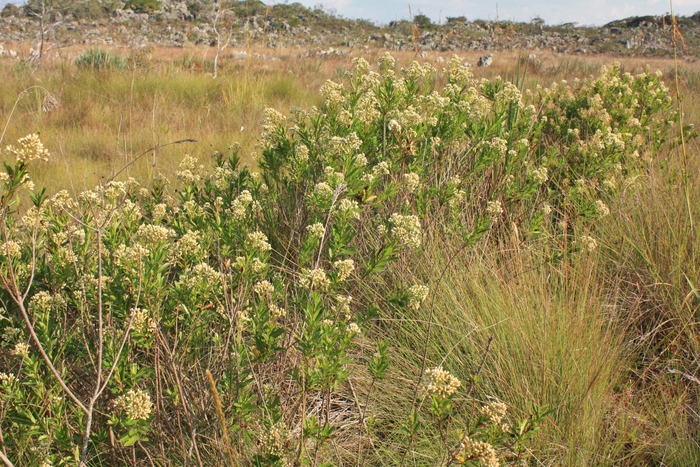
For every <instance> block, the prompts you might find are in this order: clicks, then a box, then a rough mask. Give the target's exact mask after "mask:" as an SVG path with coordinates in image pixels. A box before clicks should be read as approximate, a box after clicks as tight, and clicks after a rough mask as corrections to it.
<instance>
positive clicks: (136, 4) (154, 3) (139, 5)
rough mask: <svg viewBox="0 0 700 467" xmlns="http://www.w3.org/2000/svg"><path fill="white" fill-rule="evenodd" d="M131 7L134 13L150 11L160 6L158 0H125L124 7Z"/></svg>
mask: <svg viewBox="0 0 700 467" xmlns="http://www.w3.org/2000/svg"><path fill="white" fill-rule="evenodd" d="M127 8H128V9H131V10H133V11H135V12H136V13H152V12H154V11H157V10H158V9H159V8H160V2H159V1H158V0H127V2H126V3H125V4H124V9H127Z"/></svg>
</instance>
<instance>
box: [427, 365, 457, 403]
mask: <svg viewBox="0 0 700 467" xmlns="http://www.w3.org/2000/svg"><path fill="white" fill-rule="evenodd" d="M425 375H426V376H427V377H428V381H427V384H426V387H425V390H426V392H427V393H428V394H430V395H431V396H436V397H438V398H440V399H442V398H445V397H449V396H451V395H453V394H454V393H456V392H457V389H459V387H460V386H461V385H462V383H461V382H460V381H459V380H458V379H457V378H455V377H454V376H453V375H452V374H451V373H450V372H449V371H445V370H443V369H442V366H437V367H435V368H430V369H428V370H425Z"/></svg>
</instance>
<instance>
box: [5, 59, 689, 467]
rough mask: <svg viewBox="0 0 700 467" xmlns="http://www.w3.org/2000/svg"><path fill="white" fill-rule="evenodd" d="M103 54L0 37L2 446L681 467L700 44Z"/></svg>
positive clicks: (119, 461)
mask: <svg viewBox="0 0 700 467" xmlns="http://www.w3.org/2000/svg"><path fill="white" fill-rule="evenodd" d="M104 50H105V51H109V53H110V54H111V57H112V61H111V62H110V61H109V60H107V59H105V58H104V56H103V57H102V58H101V59H100V60H101V61H99V62H96V63H99V64H104V65H105V66H103V67H98V66H95V65H94V64H93V65H87V66H80V65H78V63H79V61H80V57H81V56H83V57H84V56H86V55H85V54H87V53H89V52H90V51H89V49H85V48H64V49H60V51H59V52H60V53H59V55H57V56H52V57H50V58H49V59H47V60H46V61H45V62H44V63H43V64H42V67H41V68H40V69H38V70H34V69H32V68H31V67H30V66H28V65H25V64H22V63H17V62H15V61H9V60H3V59H0V82H2V83H3V86H2V87H1V88H0V123H2V125H3V126H4V125H5V122H8V124H7V127H6V132H5V133H4V136H3V140H2V146H3V147H4V146H5V145H7V144H12V145H14V146H15V148H14V149H10V150H8V149H5V150H4V151H3V154H2V157H3V159H4V160H5V161H6V163H7V164H8V166H7V167H6V169H7V175H4V176H3V178H2V183H3V192H2V194H3V197H2V199H1V201H0V214H2V216H1V217H0V231H2V233H3V241H2V244H1V248H0V279H1V283H2V287H0V298H1V299H2V303H3V304H4V308H3V309H2V310H0V336H1V339H0V349H1V353H0V454H2V456H4V457H3V460H4V461H5V464H6V465H16V466H35V465H37V466H38V465H41V466H42V467H44V466H50V465H56V466H58V465H61V466H63V465H91V466H93V465H94V466H102V465H139V466H140V465H143V466H154V465H158V466H183V465H199V466H219V465H230V466H234V465H236V466H238V465H241V466H249V465H250V466H267V465H279V466H286V465H313V466H327V465H336V466H360V465H363V466H375V465H382V466H437V465H441V466H449V465H486V466H490V467H493V466H495V465H532V466H540V465H547V466H549V465H552V466H554V465H557V466H558V465H571V466H578V465H616V466H617V465H624V466H638V465H669V466H687V465H698V464H700V442H699V440H700V416H698V413H700V366H699V365H700V357H698V355H700V328H699V327H698V321H697V313H698V309H699V308H700V292H699V291H698V288H699V287H700V286H699V284H700V234H699V232H698V223H699V222H700V214H699V213H700V199H699V198H698V196H697V193H700V185H699V184H698V180H699V178H698V177H699V176H700V161H699V160H698V158H697V154H698V152H699V150H700V144H699V143H698V140H697V139H696V138H694V137H693V136H694V135H693V129H692V128H686V131H685V132H681V130H680V128H681V126H682V125H688V124H695V125H696V126H697V124H698V123H699V122H700V63H698V62H696V61H689V62H683V61H681V62H679V63H678V74H677V75H676V73H675V66H676V64H675V63H674V61H673V60H672V59H669V58H666V59H661V58H659V59H647V58H620V57H616V58H613V57H608V56H604V55H596V56H585V57H584V56H576V57H571V56H567V55H559V54H553V53H541V54H538V56H537V58H536V59H533V58H528V57H527V56H520V55H519V54H517V53H515V52H503V53H500V54H499V53H496V54H494V60H493V65H492V66H491V67H488V68H477V67H469V68H468V67H465V66H462V63H464V62H468V63H471V64H475V63H476V61H477V59H478V53H476V52H474V53H464V54H463V55H461V56H460V58H459V60H452V54H448V53H437V52H428V53H424V54H422V55H421V56H420V57H417V56H416V54H415V53H409V52H398V53H395V54H393V57H394V59H395V63H394V64H393V63H392V59H391V58H390V57H387V56H386V55H384V51H380V50H374V49H370V50H363V51H359V50H353V49H345V50H344V52H346V53H345V55H344V56H335V57H334V56H331V57H327V58H324V59H320V58H308V57H307V58H305V57H303V56H302V51H300V50H299V49H282V48H278V49H269V48H248V49H247V50H246V49H240V50H239V49H227V50H226V52H225V53H224V55H223V59H222V62H221V63H220V66H221V69H220V71H219V77H218V78H216V79H214V78H213V77H212V75H211V71H212V60H213V51H212V49H211V48H179V49H166V48H149V49H145V50H140V51H131V50H128V49H121V48H114V49H104ZM244 52H245V53H244ZM113 57H120V58H119V59H114V58H113ZM359 58H364V59H366V62H367V63H365V62H363V61H361V60H357V59H359ZM353 59H355V60H354V61H353ZM414 60H417V61H418V62H419V63H421V64H422V63H427V64H429V65H431V66H432V67H434V68H435V69H436V70H432V69H431V68H430V67H428V66H417V65H413V66H412V62H413V61H414ZM616 62H618V63H619V65H616V64H615V63H616ZM110 63H111V64H110ZM647 67H648V69H649V70H648V71H646V69H647ZM402 69H405V70H402ZM443 69H444V70H443ZM656 70H660V71H661V72H662V76H661V77H660V78H659V77H658V76H657V75H656V74H655V71H656ZM501 78H502V79H501ZM676 78H677V79H678V83H679V88H678V89H676V82H675V80H676ZM327 80H332V81H333V82H335V83H339V85H334V84H329V83H327ZM508 83H514V85H510V84H508ZM27 89H28V90H29V91H27V94H26V95H25V96H24V97H21V98H20V99H19V100H18V96H20V94H21V93H22V92H23V90H27ZM677 91H678V94H677ZM47 95H50V96H53V98H52V99H47V98H46V97H47ZM678 95H679V96H682V100H681V101H680V102H679V101H678V100H677V96H678ZM15 103H17V104H16V108H14V111H13V107H14V106H15ZM679 106H680V107H679ZM312 107H315V110H312ZM269 108H273V109H276V110H277V112H274V111H271V110H266V109H269ZM679 109H681V110H682V112H681V113H679V112H678V111H679ZM11 113H12V115H10V114H11ZM28 133H39V134H40V138H41V141H42V142H43V144H44V146H45V147H46V148H47V149H48V151H49V152H50V156H49V157H48V161H41V160H40V159H42V158H43V156H44V154H43V153H42V152H41V151H40V150H39V147H38V145H37V144H36V142H34V141H32V140H29V141H25V142H24V143H23V144H24V145H22V144H20V143H18V142H17V141H18V139H19V138H21V137H23V136H25V135H26V134H28ZM681 135H682V136H683V137H682V138H681ZM185 139H194V140H196V142H183V143H180V144H174V145H168V143H171V142H175V141H180V140H185ZM235 143H238V145H236V144H235ZM156 146H159V147H158V148H157V149H155V150H151V149H149V148H153V147H156ZM22 151H24V152H22ZM217 153H218V155H214V154H217ZM186 154H189V155H190V156H192V157H190V158H186V157H185V155H186ZM213 155H214V156H213ZM183 158H184V161H183ZM25 171H28V172H29V173H30V175H31V178H32V180H33V181H34V182H35V184H36V188H35V189H34V191H33V192H32V191H29V190H28V189H27V188H28V187H27V184H28V181H27V179H26V178H24V174H25ZM130 177H133V179H134V180H130ZM166 179H167V181H166ZM137 184H138V185H137ZM97 185H99V186H97ZM39 186H45V187H46V188H47V196H46V197H43V198H42V197H39V198H36V197H35V198H34V199H33V200H32V201H30V198H31V197H32V194H33V193H36V192H37V191H38V187H39ZM96 186H97V187H96ZM64 189H65V190H67V192H64V193H59V192H60V191H61V190H64ZM57 193H58V195H56V194H57ZM54 195H56V196H54ZM32 205H34V207H31V206H32ZM502 404H505V405H502ZM506 408H507V410H506ZM42 462H43V463H42Z"/></svg>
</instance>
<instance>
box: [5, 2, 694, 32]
mask: <svg viewBox="0 0 700 467" xmlns="http://www.w3.org/2000/svg"><path fill="white" fill-rule="evenodd" d="M263 1H265V0H263ZM294 1H299V3H301V4H303V5H306V6H309V7H314V6H317V5H319V4H322V5H323V7H324V8H325V9H326V10H327V11H332V12H334V13H336V14H339V15H342V16H344V17H346V18H360V19H368V20H371V21H373V22H375V23H378V24H386V23H388V22H389V21H394V20H400V19H409V18H410V14H409V5H410V12H411V13H412V14H413V15H416V14H418V13H422V14H424V15H426V16H428V17H429V18H430V19H431V20H432V21H433V22H434V23H438V22H440V21H443V22H444V21H445V18H446V17H448V16H465V17H466V18H467V19H469V20H474V19H486V20H494V19H496V18H498V19H501V20H513V21H530V20H531V19H532V18H534V17H536V16H539V17H541V18H542V19H544V20H545V21H546V23H547V24H561V23H570V22H575V23H578V24H579V25H596V26H600V25H603V24H605V23H608V22H610V21H613V20H616V19H623V18H627V17H629V16H642V15H661V14H664V13H667V12H669V11H670V9H671V8H670V4H669V0H379V1H378V0H286V2H289V3H293V2H294ZM284 2H285V0H267V1H266V3H271V4H275V3H284ZM6 3H15V4H19V3H21V1H18V0H16V1H12V0H10V1H9V2H8V0H0V6H4V5H5V4H6ZM673 8H674V10H675V13H676V14H677V15H685V16H688V15H692V14H693V13H695V12H696V11H700V0H674V1H673Z"/></svg>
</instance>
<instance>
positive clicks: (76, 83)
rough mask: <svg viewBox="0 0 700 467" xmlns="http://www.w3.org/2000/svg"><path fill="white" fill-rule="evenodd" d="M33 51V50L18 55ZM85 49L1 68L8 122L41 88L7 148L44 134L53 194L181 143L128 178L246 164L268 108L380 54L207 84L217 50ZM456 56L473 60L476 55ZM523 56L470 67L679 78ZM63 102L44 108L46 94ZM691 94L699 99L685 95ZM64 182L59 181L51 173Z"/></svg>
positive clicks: (272, 55) (263, 66)
mask: <svg viewBox="0 0 700 467" xmlns="http://www.w3.org/2000/svg"><path fill="white" fill-rule="evenodd" d="M22 49H27V51H25V52H26V53H27V54H28V49H29V46H28V45H27V46H25V47H23V48H21V49H18V50H22ZM89 50H90V49H89V48H86V47H84V46H83V47H79V46H75V47H66V48H62V49H60V50H59V51H58V52H57V53H56V55H53V54H51V55H52V58H50V59H49V60H47V63H46V64H45V65H44V66H43V67H42V68H41V69H40V70H38V71H37V72H34V70H33V69H32V68H31V67H30V66H23V65H22V64H18V63H16V62H15V61H11V60H9V59H6V60H2V61H0V77H1V78H2V82H3V83H5V85H4V86H3V88H2V90H1V91H0V93H2V96H1V97H2V99H1V100H0V105H1V108H0V111H1V112H2V115H3V117H5V118H4V119H3V121H2V123H3V126H4V124H5V123H6V120H7V118H8V117H7V116H9V114H10V111H11V110H12V107H13V105H14V103H15V100H16V99H17V97H18V96H19V95H20V94H21V93H22V91H24V90H25V89H28V88H30V87H31V86H41V87H42V88H43V89H41V90H39V89H35V90H34V91H32V92H31V93H29V94H28V95H27V96H26V97H24V98H23V99H22V100H20V102H19V103H18V107H17V110H16V111H15V113H14V114H13V116H12V121H11V122H10V124H9V125H8V127H7V133H6V135H5V141H6V142H7V141H14V140H16V139H17V138H19V137H21V136H24V133H26V132H27V129H30V128H31V131H37V132H40V133H41V135H42V139H43V140H44V141H45V142H46V144H47V145H48V146H49V147H51V148H52V153H53V157H52V160H51V164H50V165H48V166H46V167H43V168H42V169H40V170H41V171H40V172H39V173H37V174H36V176H37V177H38V179H37V180H38V181H39V182H40V183H41V182H43V181H44V178H43V177H44V171H46V172H48V176H49V177H50V179H51V183H49V184H45V185H47V186H49V187H50V190H58V189H62V188H69V189H71V190H72V191H73V192H75V191H76V190H78V191H80V190H82V189H85V188H90V187H92V186H94V185H95V184H96V183H97V182H98V181H99V179H100V178H101V177H105V176H109V175H111V174H113V173H114V172H116V171H118V170H119V169H121V168H122V167H124V166H125V165H126V164H128V163H130V162H131V161H133V159H134V158H136V157H138V156H139V155H141V154H143V153H144V152H146V151H148V149H149V148H152V147H155V146H158V145H166V144H168V143H170V142H173V141H179V140H183V139H196V140H197V143H187V144H183V145H177V146H169V147H164V148H160V149H157V150H156V151H155V153H154V152H150V153H149V154H148V155H147V156H143V157H142V160H141V162H139V163H137V164H136V165H134V166H132V168H131V169H130V170H129V172H128V173H129V174H130V175H132V176H135V177H136V178H137V179H139V180H150V179H151V178H152V177H153V175H154V174H156V173H163V174H164V175H167V176H172V175H174V168H175V167H176V165H177V163H178V162H179V160H180V159H181V157H182V154H183V153H187V154H191V155H193V156H195V157H197V158H198V159H199V160H201V161H203V162H205V161H207V160H208V156H210V155H211V154H212V153H213V152H215V151H225V150H226V149H227V148H228V147H229V146H230V145H231V144H232V143H233V142H238V143H240V144H241V145H242V146H243V151H242V156H243V159H244V161H246V162H248V163H254V160H255V154H256V148H255V144H256V138H257V136H258V135H259V132H260V122H261V119H262V115H263V110H264V109H265V108H267V107H272V108H275V109H278V110H280V111H281V112H283V113H288V112H289V110H290V109H291V108H293V107H310V106H312V105H320V104H321V103H322V99H321V98H320V96H319V95H318V90H319V89H320V87H321V85H322V84H323V82H324V81H325V80H327V79H338V78H339V77H341V76H342V75H343V74H344V73H345V72H347V70H348V69H350V67H351V63H350V61H351V58H352V57H365V58H366V59H367V60H368V61H369V62H371V63H376V60H377V58H378V57H379V55H380V54H381V53H383V51H381V50H370V51H353V50H351V49H345V50H343V51H344V52H347V56H343V57H333V56H331V57H328V58H325V59H319V58H313V57H311V58H309V57H307V58H300V56H302V54H303V51H300V50H299V49H269V48H263V47H260V48H253V49H247V50H246V49H227V50H226V52H225V53H224V55H223V59H222V72H221V76H220V78H219V79H216V80H215V79H212V78H211V70H212V67H213V59H214V53H215V52H214V50H213V49H212V48H211V47H201V48H184V49H183V48H170V49H165V48H150V49H146V50H139V51H133V50H129V49H124V48H113V49H109V48H105V49H104V50H105V51H108V52H110V53H111V54H112V55H115V56H119V57H121V59H122V61H123V65H122V66H121V67H120V68H119V69H114V68H109V69H107V70H102V71H100V70H94V69H92V68H89V67H88V68H83V69H81V68H79V67H77V66H75V61H76V60H77V58H78V57H79V56H80V55H81V54H82V53H84V52H86V51H89ZM395 56H396V58H397V60H398V65H399V66H408V64H410V62H411V61H413V60H416V59H417V60H419V61H421V62H423V61H425V62H428V63H432V64H433V66H435V67H436V68H438V69H440V68H442V67H444V65H445V63H446V61H447V60H449V59H450V58H451V56H452V54H450V53H437V52H428V53H424V54H423V58H421V57H419V56H417V55H416V54H415V53H411V52H403V53H396V54H395ZM460 56H461V57H462V58H463V59H464V60H465V62H467V63H471V64H472V65H475V64H476V62H477V61H478V58H479V53H478V52H465V53H463V54H460ZM519 58H521V56H520V55H519V54H517V53H515V52H504V53H501V54H496V56H495V58H494V62H493V65H492V66H491V67H489V68H485V69H481V68H479V69H477V68H474V69H473V72H474V73H475V76H476V77H477V78H481V77H485V78H493V77H494V76H504V77H510V78H513V77H515V76H517V75H518V73H520V74H522V75H524V76H525V77H526V83H524V84H525V86H526V87H532V86H534V85H535V84H536V83H539V84H542V85H548V84H550V83H551V82H552V81H554V80H559V79H569V80H573V79H575V78H579V79H582V78H584V77H586V76H589V75H591V74H594V73H596V72H597V70H598V68H599V67H600V66H602V65H610V64H611V63H613V62H615V61H619V62H620V63H621V65H622V68H623V70H624V71H630V72H638V71H640V70H642V69H643V68H644V67H645V66H647V65H649V67H650V68H651V69H652V70H661V71H663V72H664V75H665V76H666V77H667V79H669V77H670V76H671V75H672V72H673V61H672V60H670V59H649V58H619V57H606V56H590V57H582V56H566V55H560V54H554V53H551V52H543V53H541V54H538V56H537V60H538V61H539V63H536V64H535V65H536V66H535V67H534V68H533V66H532V64H531V66H530V67H529V68H528V69H525V67H524V65H523V64H522V63H519ZM680 66H681V67H682V70H683V71H684V74H683V75H682V79H681V84H682V85H683V90H684V91H685V93H686V94H688V91H690V92H692V91H691V90H694V89H697V84H698V83H699V82H700V77H699V74H700V64H698V63H695V62H692V63H685V62H682V61H681V63H680ZM47 91H48V92H49V93H51V94H52V95H54V96H55V97H56V99H57V102H58V106H57V108H56V109H54V110H52V111H51V112H43V111H42V107H43V100H44V98H45V97H46V92H47ZM688 97H689V98H690V99H694V98H695V96H694V95H692V94H691V95H689V96H688ZM697 109H698V107H697V106H696V105H692V104H691V105H687V106H686V111H687V112H688V113H689V115H688V117H689V119H690V121H698V116H699V115H698V114H700V111H699V110H697ZM55 175H58V176H55Z"/></svg>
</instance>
